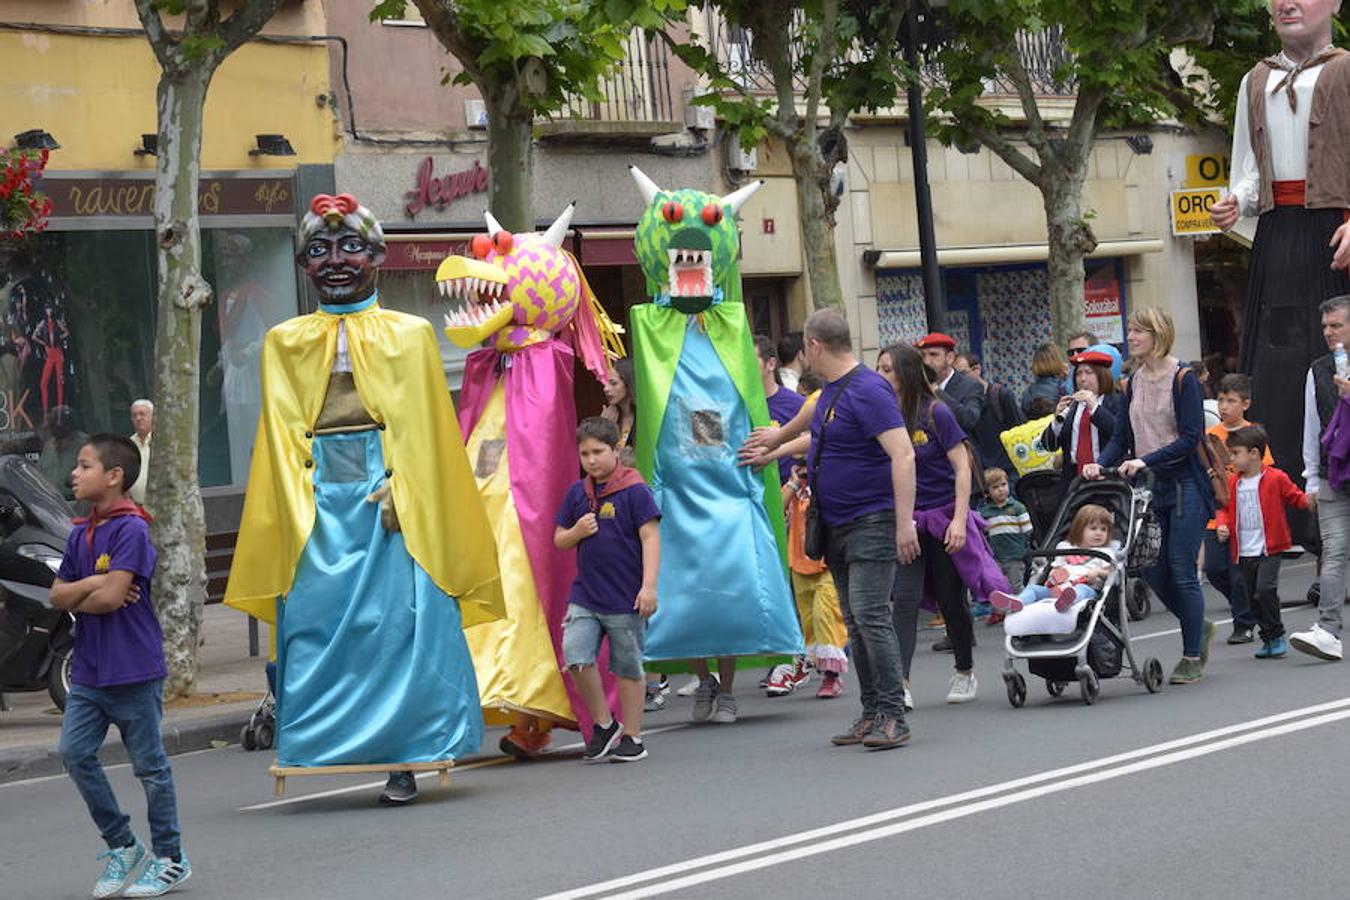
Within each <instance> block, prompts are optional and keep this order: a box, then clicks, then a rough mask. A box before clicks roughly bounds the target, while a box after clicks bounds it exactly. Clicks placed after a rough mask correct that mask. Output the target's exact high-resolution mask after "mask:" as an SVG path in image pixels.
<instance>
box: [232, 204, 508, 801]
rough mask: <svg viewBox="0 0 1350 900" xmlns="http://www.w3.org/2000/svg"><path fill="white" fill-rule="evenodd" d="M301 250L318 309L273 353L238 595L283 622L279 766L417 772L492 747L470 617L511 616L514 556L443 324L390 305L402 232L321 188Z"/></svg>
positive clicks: (251, 609) (404, 796)
mask: <svg viewBox="0 0 1350 900" xmlns="http://www.w3.org/2000/svg"><path fill="white" fill-rule="evenodd" d="M299 245H300V249H299V251H298V252H297V254H296V261H297V263H298V264H299V265H300V266H301V268H303V269H304V271H305V274H306V275H308V276H309V278H310V280H311V281H312V282H313V284H314V288H315V290H316V291H317V293H318V296H319V298H320V303H319V310H318V311H317V312H315V313H311V314H309V315H304V316H299V317H297V318H294V319H291V320H289V321H287V322H283V323H282V324H280V325H278V326H276V327H275V328H273V329H272V330H271V331H269V332H268V333H267V337H266V339H265V341H264V343H263V350H262V414H261V417H260V418H259V421H258V433H257V440H256V442H255V444H254V447H253V462H252V469H251V471H250V474H249V481H248V493H247V495H246V497H245V500H244V512H243V520H242V522H241V524H240V527H239V540H238V544H237V546H236V549H235V555H234V563H233V566H232V568H231V571H230V580H229V585H228V587H227V588H226V593H225V599H226V602H227V603H228V604H229V605H231V606H234V607H236V608H238V609H241V610H243V611H245V612H247V613H249V614H251V615H253V616H256V617H257V618H259V619H263V620H264V621H267V622H271V623H273V627H274V636H275V640H276V657H277V659H276V662H277V676H276V695H277V713H276V716H277V767H276V771H277V774H278V777H279V785H278V786H280V778H281V777H282V774H283V773H285V774H313V772H314V771H317V770H321V771H324V772H331V771H344V770H348V771H350V770H353V769H356V770H370V769H372V768H375V767H378V768H379V769H380V770H384V769H387V770H389V771H390V772H391V775H390V780H389V784H388V785H387V786H386V788H385V792H384V794H382V795H381V799H382V800H383V801H384V802H388V803H393V802H407V801H409V800H411V799H413V798H414V797H415V796H416V791H417V788H416V782H415V781H414V776H413V775H412V774H411V772H412V771H414V770H417V769H430V768H439V769H441V771H442V772H443V773H444V771H445V769H446V768H447V767H448V764H449V763H450V762H451V761H453V760H454V759H457V758H460V757H462V756H464V755H466V754H470V753H475V752H477V751H478V749H479V745H480V744H481V742H482V736H483V717H482V713H481V711H480V709H479V705H478V688H477V683H476V681H475V678H474V671H473V664H472V660H471V658H470V655H469V649H468V646H467V644H466V643H465V639H464V632H463V629H464V628H465V627H467V626H470V625H473V624H475V623H479V622H484V621H488V620H492V619H495V618H499V617H500V616H501V615H503V613H504V607H503V602H502V592H501V579H500V577H499V575H498V570H497V553H496V548H495V547H494V546H493V542H492V532H491V530H490V529H489V527H488V520H487V516H486V514H485V513H484V510H483V503H482V500H481V499H480V498H479V496H478V491H477V490H476V488H475V485H474V480H473V473H472V472H471V471H470V468H469V461H468V456H467V455H466V453H465V449H464V441H463V438H462V437H461V435H460V430H459V426H458V424H457V423H456V421H455V410H454V406H453V404H452V402H451V399H450V391H449V388H448V386H447V384H446V380H445V373H444V370H443V369H442V366H441V357H440V352H439V348H438V344H437V341H436V335H435V332H434V331H433V329H432V327H431V325H430V323H428V322H426V321H425V320H424V319H421V318H419V317H416V316H410V315H406V314H404V313H398V312H393V311H392V310H387V309H383V308H381V307H380V305H379V303H378V293H377V291H376V277H377V270H378V268H379V266H380V264H381V263H382V262H383V261H384V257H385V242H384V234H383V231H382V229H381V228H380V223H379V222H378V221H377V220H376V219H375V217H374V216H373V215H372V214H371V213H370V211H369V210H367V209H365V208H364V207H362V206H360V205H358V204H357V202H356V200H355V199H354V198H353V197H351V196H350V195H347V194H342V195H339V196H337V197H330V196H327V195H322V194H321V195H319V196H317V197H315V198H314V200H313V201H312V203H311V206H310V211H309V212H308V213H307V214H306V215H305V217H304V220H303V223H302V224H301V228H300V236H299Z"/></svg>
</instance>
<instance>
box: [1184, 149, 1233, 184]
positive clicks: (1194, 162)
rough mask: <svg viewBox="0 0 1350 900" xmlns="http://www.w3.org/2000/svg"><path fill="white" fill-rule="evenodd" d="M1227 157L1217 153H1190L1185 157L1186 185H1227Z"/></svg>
mask: <svg viewBox="0 0 1350 900" xmlns="http://www.w3.org/2000/svg"><path fill="white" fill-rule="evenodd" d="M1228 174H1229V163H1228V157H1227V156H1224V155H1222V154H1219V153H1201V154H1192V155H1190V156H1187V157H1186V187H1188V188H1199V187H1227V185H1228Z"/></svg>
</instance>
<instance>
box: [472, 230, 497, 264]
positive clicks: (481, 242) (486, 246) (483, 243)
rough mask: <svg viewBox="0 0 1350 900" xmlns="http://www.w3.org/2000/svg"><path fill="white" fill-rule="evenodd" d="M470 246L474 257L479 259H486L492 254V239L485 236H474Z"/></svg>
mask: <svg viewBox="0 0 1350 900" xmlns="http://www.w3.org/2000/svg"><path fill="white" fill-rule="evenodd" d="M471 246H472V247H473V255H474V256H476V257H478V258H479V259H487V255H488V254H489V253H491V252H492V238H490V237H488V236H487V235H486V234H475V235H474V236H473V243H472V245H471Z"/></svg>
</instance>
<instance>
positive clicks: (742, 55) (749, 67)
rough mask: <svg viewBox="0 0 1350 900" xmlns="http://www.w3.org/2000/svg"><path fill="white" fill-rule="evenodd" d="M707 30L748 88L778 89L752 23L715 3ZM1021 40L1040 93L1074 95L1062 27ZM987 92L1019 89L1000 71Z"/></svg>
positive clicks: (801, 81) (937, 72)
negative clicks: (1061, 75)
mask: <svg viewBox="0 0 1350 900" xmlns="http://www.w3.org/2000/svg"><path fill="white" fill-rule="evenodd" d="M801 17H802V14H801V12H800V11H798V12H797V13H796V14H794V17H793V19H794V26H796V25H798V24H799V23H800V22H801V21H802V18H801ZM793 30H794V32H795V31H797V30H798V29H797V28H796V27H794V29H793ZM707 34H709V35H710V36H711V40H712V42H713V47H712V50H713V52H714V54H715V55H716V58H717V59H718V60H719V62H720V63H721V65H722V68H723V70H724V71H725V72H726V73H727V74H728V75H729V76H730V77H731V78H732V79H733V80H735V81H736V82H737V83H738V84H739V85H740V86H741V87H742V88H743V89H744V90H746V91H748V92H750V93H773V92H774V85H773V78H772V76H771V75H770V73H769V70H768V67H767V66H766V65H765V64H764V63H763V62H761V61H760V60H758V59H756V58H755V55H754V37H753V35H752V34H751V33H750V32H749V31H748V30H747V29H744V28H739V27H736V26H733V25H728V24H727V22H726V20H725V19H723V18H722V17H721V16H719V15H717V14H716V12H715V11H714V10H713V9H712V8H711V7H710V8H709V10H708V12H707ZM1017 45H1018V48H1019V50H1020V51H1021V55H1022V63H1023V65H1024V66H1025V67H1026V70H1027V75H1028V76H1029V77H1030V79H1031V87H1032V91H1033V92H1034V93H1035V94H1036V95H1037V96H1039V97H1072V96H1074V94H1075V87H1074V84H1073V83H1072V82H1071V81H1070V82H1063V81H1060V80H1059V79H1058V78H1057V73H1058V72H1059V70H1060V68H1061V67H1062V66H1063V65H1064V63H1065V62H1067V61H1068V59H1069V55H1068V51H1067V49H1066V48H1065V47H1064V41H1063V39H1062V37H1061V33H1060V32H1059V30H1058V29H1047V30H1045V31H1039V32H1022V33H1020V34H1019V35H1018V36H1017ZM799 47H800V44H798V43H797V42H794V45H793V53H792V56H793V60H792V62H793V71H794V73H797V74H795V75H794V78H793V83H794V88H795V89H796V91H797V93H802V92H804V91H805V90H806V78H805V76H804V75H801V74H800V73H801V71H802V70H803V66H802V65H801V58H800V50H799V49H798V48H799ZM843 58H844V59H845V60H858V59H860V58H861V51H860V50H858V49H857V48H856V47H851V48H849V50H848V51H847V52H846V53H845V54H844V57H843ZM921 77H922V80H923V82H924V83H925V84H927V85H935V84H941V83H943V81H944V79H943V73H942V70H941V67H939V66H937V65H936V64H931V63H930V64H925V65H923V66H922V69H921ZM985 94H986V96H989V97H1007V96H1016V95H1017V89H1016V87H1015V86H1014V85H1013V83H1012V80H1011V79H1009V78H1008V77H1007V76H1006V75H1004V74H1002V73H1000V74H999V75H998V76H997V77H995V78H993V79H990V80H989V81H987V82H986V84H985Z"/></svg>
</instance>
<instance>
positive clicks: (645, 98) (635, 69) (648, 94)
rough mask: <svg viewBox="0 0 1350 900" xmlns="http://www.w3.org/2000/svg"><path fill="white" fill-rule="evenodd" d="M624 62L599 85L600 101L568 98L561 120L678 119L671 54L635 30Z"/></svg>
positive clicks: (640, 31) (559, 115)
mask: <svg viewBox="0 0 1350 900" xmlns="http://www.w3.org/2000/svg"><path fill="white" fill-rule="evenodd" d="M625 50H626V52H625V54H624V59H623V62H622V63H620V64H619V67H618V68H617V69H615V70H614V72H613V73H612V74H610V75H609V76H608V77H606V78H605V79H604V80H603V81H602V82H601V84H600V93H601V99H600V100H589V99H587V98H585V97H581V96H573V97H570V98H568V100H567V102H566V104H565V105H564V106H563V108H562V110H561V111H560V112H558V114H557V118H560V119H581V120H586V121H591V122H669V121H672V120H673V119H674V118H675V101H674V99H673V97H672V94H671V87H670V50H669V49H668V48H667V47H666V45H665V43H664V42H663V41H661V40H660V39H651V40H649V39H648V38H647V37H646V36H645V35H644V34H643V33H642V30H641V29H634V30H633V32H632V33H631V34H629V36H628V40H627V42H626V47H625Z"/></svg>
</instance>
